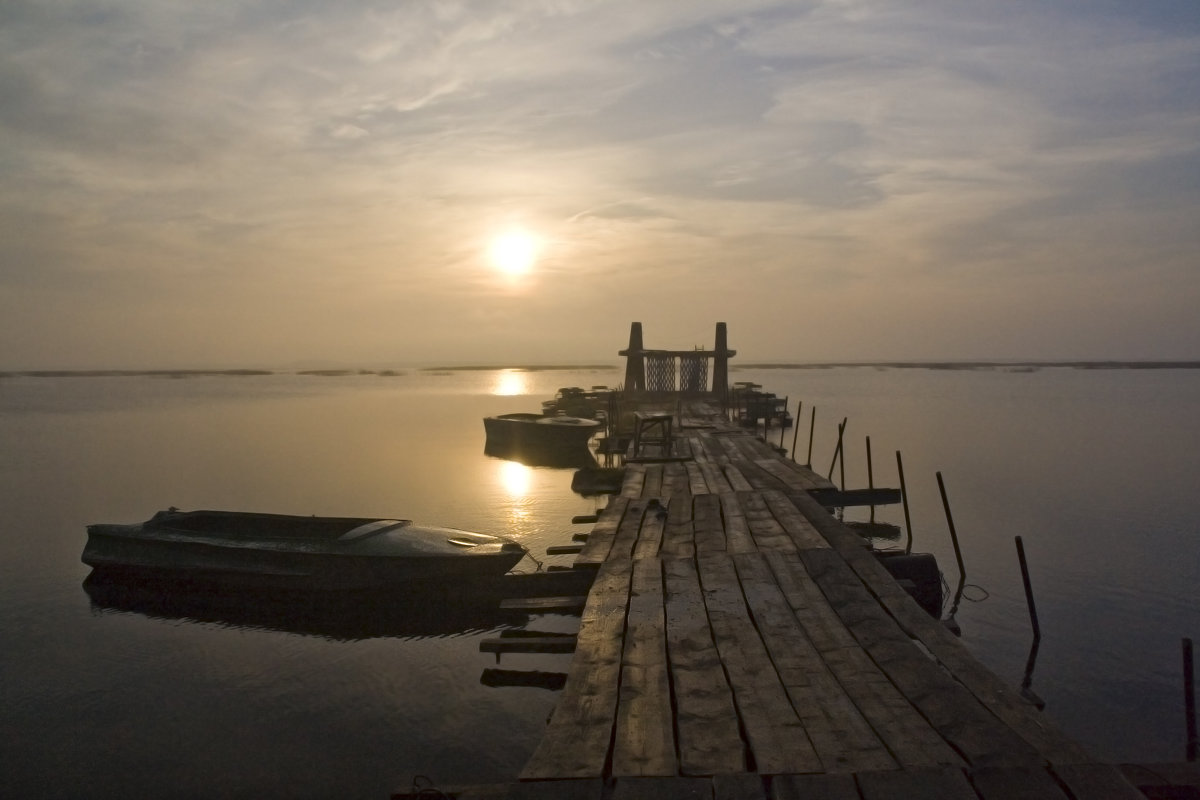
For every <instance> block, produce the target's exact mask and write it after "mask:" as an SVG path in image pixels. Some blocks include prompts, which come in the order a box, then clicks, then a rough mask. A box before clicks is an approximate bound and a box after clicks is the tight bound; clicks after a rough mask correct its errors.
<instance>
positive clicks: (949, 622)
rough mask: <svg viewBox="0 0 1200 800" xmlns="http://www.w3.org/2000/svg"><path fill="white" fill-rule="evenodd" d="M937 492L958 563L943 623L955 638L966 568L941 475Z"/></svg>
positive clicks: (959, 633) (958, 632)
mask: <svg viewBox="0 0 1200 800" xmlns="http://www.w3.org/2000/svg"><path fill="white" fill-rule="evenodd" d="M937 482H938V491H939V492H941V493H942V508H944V509H945V510H946V525H947V526H949V528H950V542H951V543H952V544H953V545H954V559H955V561H957V562H958V589H957V590H956V591H955V592H954V603H953V604H952V605H951V606H950V616H949V617H947V618H946V620H945V623H946V626H947V627H948V628H950V630H951V632H952V633H954V635H955V636H959V635H961V633H962V630H961V629H960V628H959V627H958V622H956V621H955V619H954V615H955V614H957V613H958V604H959V602H960V601H961V600H962V594H963V589H964V588H965V587H966V585H967V568H966V566H965V565H964V564H963V557H962V548H960V547H959V546H958V531H956V530H955V529H954V516H953V515H952V514H951V513H950V501H949V499H947V497H946V484H945V483H943V482H942V473H940V472H939V473H937Z"/></svg>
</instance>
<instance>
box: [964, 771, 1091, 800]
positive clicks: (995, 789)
mask: <svg viewBox="0 0 1200 800" xmlns="http://www.w3.org/2000/svg"><path fill="white" fill-rule="evenodd" d="M971 783H972V784H973V785H974V786H975V791H976V792H977V793H978V794H979V796H980V797H982V798H983V800H1070V799H1069V798H1068V797H1067V795H1066V793H1065V792H1063V790H1062V789H1061V788H1060V787H1059V785H1058V783H1057V782H1056V781H1055V780H1054V778H1052V777H1051V776H1050V773H1049V772H1048V771H1047V770H1046V768H1045V767H1004V768H997V767H980V768H978V769H974V770H971Z"/></svg>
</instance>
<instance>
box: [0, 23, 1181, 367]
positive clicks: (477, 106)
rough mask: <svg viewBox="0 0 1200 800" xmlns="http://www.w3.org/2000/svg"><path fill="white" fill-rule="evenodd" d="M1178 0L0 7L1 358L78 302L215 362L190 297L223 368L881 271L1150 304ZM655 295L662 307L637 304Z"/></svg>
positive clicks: (169, 355) (1174, 97) (504, 334)
mask: <svg viewBox="0 0 1200 800" xmlns="http://www.w3.org/2000/svg"><path fill="white" fill-rule="evenodd" d="M1179 8H1180V6H1179V5H1178V4H1172V3H1167V2H1146V3H1138V4H1125V3H1116V2H1097V3H1094V4H1088V5H1087V7H1081V6H1079V5H1078V4H1074V3H1066V2H1055V3H1033V2H1014V3H1006V4H1003V5H982V6H980V5H974V6H969V7H964V6H962V5H961V4H958V3H951V2H947V0H906V1H905V2H899V3H894V2H893V3H884V2H874V1H873V0H870V1H869V0H839V1H838V2H834V1H833V0H828V1H826V2H817V1H816V0H814V1H813V2H794V3H789V2H782V3H780V2H761V3H760V2H754V3H746V2H738V3H734V2H726V1H723V0H704V2H662V3H620V4H613V3H601V2H592V1H591V0H578V1H577V2H573V1H568V0H528V2H505V3H495V4H485V5H482V6H481V5H479V4H472V3H432V2H431V3H419V2H418V3H405V4H400V5H397V6H394V7H381V6H378V5H377V4H373V3H368V2H348V3H339V4H327V3H317V2H308V1H304V2H301V1H299V0H291V1H285V2H273V3H261V2H230V3H221V4H195V3H185V2H178V0H156V2H149V0H132V1H131V2H128V3H123V4H119V5H116V6H107V7H103V8H99V7H96V6H95V5H94V4H90V3H84V2H36V3H34V2H26V1H25V0H12V1H11V2H8V3H5V4H4V5H3V6H0V54H2V55H0V174H2V175H3V177H4V180H3V181H2V182H0V233H3V239H0V311H2V310H8V311H13V310H15V309H20V320H21V324H22V325H25V326H27V329H29V330H35V331H42V334H41V335H40V336H39V337H34V338H38V339H39V340H40V341H41V343H40V344H39V345H38V347H36V348H32V347H31V345H30V344H29V341H30V337H29V336H27V335H22V336H21V337H19V338H20V340H21V342H22V343H21V344H13V343H14V342H17V340H18V337H14V336H9V335H6V334H11V333H12V332H13V330H14V326H15V324H16V323H15V322H14V321H12V320H15V319H16V317H9V321H8V322H5V323H0V341H4V342H6V344H4V345H0V362H17V361H24V362H37V363H34V364H33V366H42V365H47V366H53V365H54V364H53V363H50V362H55V361H59V362H63V361H70V360H72V359H75V358H76V357H75V355H73V354H74V353H76V352H81V350H80V348H81V346H82V343H83V342H84V341H85V340H86V341H87V348H88V349H87V352H88V353H89V354H90V355H89V358H92V359H95V360H97V361H107V362H109V363H112V362H114V361H119V360H121V359H122V358H125V357H126V355H125V354H127V353H128V352H130V351H129V349H128V348H129V343H128V337H124V336H117V335H116V334H113V333H111V328H112V326H105V330H110V333H109V334H106V335H107V336H108V337H109V339H108V341H110V342H111V345H110V346H108V347H107V348H106V346H105V344H104V342H105V341H106V338H105V337H99V338H96V337H94V336H93V334H92V333H91V330H95V327H94V324H95V319H94V317H95V314H96V313H97V312H94V311H91V310H88V311H87V313H86V314H84V313H81V311H80V310H81V309H83V308H84V306H85V304H89V303H90V304H92V305H93V306H94V305H95V304H96V302H97V301H96V298H97V297H102V298H103V303H102V304H101V307H111V308H120V309H121V310H122V313H123V314H125V315H126V316H125V319H126V321H127V327H128V328H129V329H131V330H147V329H154V330H156V331H159V333H158V334H157V335H156V336H155V337H154V342H155V343H154V344H153V345H145V346H142V347H140V348H139V349H138V352H139V353H142V355H141V356H139V357H141V358H145V359H150V360H153V359H155V358H157V359H158V360H159V363H166V362H169V361H171V360H172V359H174V358H176V356H178V358H184V357H185V355H186V357H188V358H192V357H198V356H197V354H199V353H203V352H207V351H206V350H205V345H204V341H203V339H204V334H203V333H201V331H202V330H203V328H202V326H201V325H200V324H199V320H201V319H202V318H203V316H204V314H205V309H206V308H208V307H210V306H207V305H206V304H212V305H211V307H212V308H214V309H216V308H219V309H221V311H220V312H219V314H220V315H221V316H222V319H226V320H231V319H236V320H239V322H238V323H237V325H232V323H231V325H232V327H234V328H236V329H237V330H238V331H239V333H238V336H237V337H235V338H236V341H237V342H238V345H237V346H235V345H234V339H230V340H228V341H225V340H222V341H220V342H216V341H214V343H213V345H212V358H211V360H213V361H219V360H221V358H223V357H227V358H232V357H234V356H236V357H238V358H243V359H244V358H248V357H249V355H248V354H249V353H253V352H258V353H260V354H261V355H260V357H261V358H263V359H271V358H281V359H294V358H299V357H304V356H307V355H309V353H307V352H292V351H299V350H303V349H304V348H314V347H317V348H325V349H327V350H328V351H329V352H327V353H322V354H321V355H322V356H326V357H345V358H351V359H352V358H353V357H354V353H356V352H364V351H367V350H371V351H373V352H383V351H389V352H390V350H389V345H388V339H389V338H395V337H401V336H403V335H405V334H406V332H407V331H409V330H410V329H411V330H418V329H421V328H422V326H423V327H424V329H425V330H434V331H435V332H436V336H437V338H438V341H439V342H442V343H444V344H445V347H446V348H447V355H450V353H449V349H451V348H452V347H470V346H472V344H471V343H472V341H473V342H476V343H478V342H481V341H487V342H489V343H494V346H495V347H497V348H500V347H505V346H506V343H509V344H510V345H511V346H514V347H515V346H518V344H520V345H521V346H526V345H528V344H529V339H530V338H531V337H528V336H525V335H524V334H523V333H518V332H516V331H514V325H513V322H512V321H513V320H522V321H524V324H529V325H534V326H536V327H539V328H550V327H552V326H554V325H562V324H569V321H570V319H571V318H572V316H573V314H574V313H575V312H573V311H572V310H571V309H572V308H573V307H574V303H575V300H576V298H577V297H578V296H579V295H580V294H581V293H585V294H587V295H588V296H590V297H595V298H596V299H597V305H598V306H599V305H601V304H603V307H606V308H609V309H613V310H614V313H621V314H623V315H624V316H628V315H630V314H633V313H634V312H638V313H641V312H642V311H643V310H644V311H645V312H646V314H651V313H656V314H660V315H663V316H665V317H669V318H671V320H672V322H671V323H668V324H681V323H679V321H678V320H676V318H677V317H678V318H679V319H680V320H681V319H682V318H684V317H690V316H692V315H694V314H698V313H703V314H707V315H718V316H719V315H721V314H722V308H723V307H728V306H730V305H736V306H743V305H744V306H747V307H757V306H764V305H771V304H773V303H777V302H779V299H780V298H781V297H805V298H811V299H812V302H817V301H818V300H819V301H822V302H823V301H824V300H830V301H836V302H837V303H839V304H841V305H842V306H843V307H856V306H857V307H861V314H860V316H861V317H862V318H864V319H878V320H883V319H886V317H887V313H886V312H887V304H888V302H890V301H891V300H893V299H894V297H895V292H896V291H899V290H900V289H905V290H908V291H921V292H927V293H929V295H930V296H937V297H939V298H941V299H942V300H944V301H945V302H955V301H956V300H958V301H962V299H963V298H964V297H968V296H969V292H970V287H971V286H975V287H989V291H994V292H995V294H994V296H995V297H1003V298H1005V302H1015V300H1014V299H1013V298H1016V297H1019V296H1020V295H1021V293H1022V292H1023V291H1026V290H1028V289H1029V288H1030V287H1033V286H1037V287H1038V289H1039V291H1043V292H1046V291H1053V292H1055V293H1067V292H1069V291H1070V289H1069V286H1070V284H1071V282H1072V280H1073V281H1075V282H1076V283H1081V282H1085V281H1088V280H1090V279H1092V278H1093V277H1095V276H1096V275H1099V274H1104V275H1108V276H1110V278H1111V279H1112V280H1114V281H1117V284H1113V285H1120V286H1121V287H1122V290H1123V291H1132V292H1134V293H1135V294H1136V293H1139V292H1140V293H1142V297H1143V301H1142V302H1141V303H1140V304H1139V303H1136V302H1132V300H1131V305H1130V308H1131V309H1135V310H1136V309H1138V308H1144V309H1153V307H1154V305H1155V303H1159V304H1161V303H1163V302H1165V301H1164V299H1163V297H1162V296H1161V295H1160V294H1151V293H1150V291H1149V290H1148V289H1138V288H1137V286H1136V283H1135V282H1129V283H1126V282H1123V280H1124V279H1122V278H1120V277H1118V276H1119V275H1121V274H1123V273H1130V274H1132V273H1135V272H1136V271H1137V270H1148V269H1150V270H1155V274H1156V275H1157V276H1158V277H1159V278H1160V279H1162V280H1164V281H1167V282H1171V283H1173V284H1174V285H1176V286H1177V291H1176V292H1175V294H1174V297H1181V296H1194V295H1195V290H1194V289H1192V288H1191V287H1192V286H1194V285H1196V283H1197V282H1196V281H1195V280H1194V277H1193V276H1192V274H1191V272H1192V270H1193V267H1192V266H1191V265H1194V264H1196V263H1198V262H1197V255H1198V249H1200V248H1198V244H1200V243H1198V242H1197V238H1196V236H1195V234H1194V233H1192V228H1193V227H1194V225H1192V224H1191V223H1190V221H1191V220H1194V219H1195V218H1196V216H1197V214H1198V212H1200V198H1198V193H1200V181H1197V180H1196V169H1197V152H1196V147H1195V144H1194V143H1195V142H1196V141H1200V112H1197V111H1196V109H1200V74H1198V73H1200V24H1197V21H1196V20H1195V19H1193V18H1192V17H1193V16H1194V15H1188V14H1182V13H1181V12H1180V11H1179ZM513 225H521V226H524V227H528V228H531V229H534V230H537V231H539V232H540V233H541V234H542V235H543V236H545V237H546V238H547V240H548V241H549V242H550V246H549V247H548V249H547V252H546V253H545V255H544V257H543V260H542V264H541V272H540V273H539V274H537V275H535V276H532V277H531V278H530V281H529V283H528V284H527V285H526V286H525V287H524V288H523V289H520V290H518V289H517V288H515V287H512V286H507V287H506V286H504V285H503V284H502V283H500V282H498V281H497V279H496V276H494V275H492V274H491V273H490V272H489V270H488V268H487V266H486V264H484V263H483V261H482V260H481V258H480V253H482V252H484V251H485V250H486V245H487V240H488V237H490V236H493V235H496V234H497V233H499V232H501V231H503V230H504V229H505V228H506V227H508V226H513ZM656 281H657V282H661V283H662V284H663V285H666V286H670V287H672V293H671V296H672V297H675V298H680V299H681V302H680V303H679V304H678V306H677V307H676V306H672V307H670V308H663V307H662V305H661V304H658V305H657V306H656V305H655V304H652V303H645V305H644V306H643V302H644V301H643V299H642V298H640V297H639V298H637V299H632V298H631V297H630V295H631V291H630V290H629V289H628V287H630V286H645V285H652V284H653V283H655V282H656ZM273 287H274V291H273ZM869 287H882V289H883V291H881V292H877V291H874V290H872V289H870V288H869ZM633 294H636V292H633ZM185 296H186V297H190V298H194V300H193V301H189V302H190V305H189V308H191V307H194V309H195V311H194V315H195V324H192V325H180V326H179V328H178V330H176V331H174V332H172V329H171V327H170V326H167V329H166V330H165V332H163V331H164V329H163V328H162V319H161V317H160V316H159V315H158V314H157V313H150V312H149V311H147V310H146V309H149V308H154V307H159V306H161V305H162V304H163V303H164V302H165V301H167V300H175V299H177V298H179V297H185ZM1056 296H1057V295H1056ZM1057 297H1058V299H1059V300H1061V301H1062V302H1063V303H1064V304H1068V301H1069V298H1067V297H1066V296H1065V294H1063V296H1057ZM239 298H243V299H239ZM268 298H275V299H274V300H269V299H268ZM683 298H686V302H682V299H683ZM1093 300H1095V301H1096V302H1099V299H1098V298H1093ZM257 302H274V303H275V306H274V307H273V308H272V310H271V313H270V315H268V316H270V318H271V320H272V323H271V325H272V330H271V332H269V333H268V332H266V331H265V329H264V332H262V333H261V334H258V335H256V334H255V332H254V324H255V322H254V312H253V304H254V303H257ZM805 302H806V303H808V302H809V301H808V300H806V301H805ZM388 303H393V304H397V305H399V306H402V307H404V308H405V309H406V311H405V313H404V314H402V315H400V316H399V317H398V318H396V319H394V320H389V321H388V322H387V323H386V324H383V325H378V326H375V329H376V333H374V334H373V333H372V327H371V326H369V325H366V326H362V327H358V326H351V327H354V329H355V331H356V332H355V333H354V334H353V336H349V335H347V334H346V326H345V324H344V323H342V324H341V325H340V326H337V325H332V326H331V327H330V329H329V330H324V329H323V327H322V326H320V325H318V326H315V327H314V325H313V323H312V320H313V319H315V318H316V316H317V314H318V312H319V310H320V309H322V308H329V307H335V308H339V309H342V310H344V312H345V314H346V315H352V314H354V313H356V311H357V312H358V313H361V310H362V309H365V308H371V309H373V310H374V311H375V313H383V309H385V308H386V307H387V304H388ZM480 308H499V309H502V310H500V311H496V312H495V313H494V314H481V313H479V312H478V309H480ZM231 309H237V310H236V312H234V311H232V310H231ZM189 313H192V312H189ZM214 313H218V312H216V311H214ZM814 313H816V312H814ZM981 313H983V312H981ZM993 313H994V320H991V321H992V322H994V323H995V324H996V325H1004V324H1006V323H1005V322H1004V320H1005V317H1004V315H1003V314H1002V313H1001V311H999V310H997V311H995V312H993ZM1145 313H1146V314H1148V315H1151V316H1152V315H1153V312H1152V310H1147V311H1145ZM260 315H261V312H260ZM184 316H187V315H186V314H185V315H184ZM730 316H732V314H731V315H730ZM85 317H86V318H88V319H90V320H91V321H92V323H93V328H92V329H90V330H89V329H88V328H87V327H86V326H84V325H83V324H79V325H72V324H70V323H63V322H62V320H64V319H82V318H85ZM749 318H750V319H751V320H753V318H754V315H753V314H751V315H749ZM1136 319H1137V314H1136V313H1134V311H1131V312H1130V315H1129V316H1128V320H1129V322H1128V324H1129V325H1134V324H1135V320H1136ZM406 320H410V321H411V324H410V322H406ZM647 322H649V319H647ZM710 323H711V320H704V321H703V324H702V325H701V327H703V328H707V327H708V326H709V325H710ZM439 324H441V325H442V326H443V328H444V330H439V327H438V326H439ZM785 324H786V325H790V326H792V327H793V328H795V329H796V330H797V331H802V330H805V327H804V323H803V322H801V321H798V319H797V318H796V317H795V316H793V317H791V318H790V319H789V321H787V322H786V323H785V322H783V321H780V322H778V325H785ZM928 324H929V325H938V324H942V323H939V321H938V320H937V319H936V318H932V319H930V321H929V323H928ZM944 324H945V325H947V326H949V327H950V328H954V327H955V326H960V325H961V324H962V323H961V322H960V321H959V320H957V319H956V318H952V317H949V316H948V317H946V318H945V320H944ZM1192 324H1193V327H1194V326H1195V323H1192ZM778 325H777V326H776V327H778ZM156 326H157V327H156ZM430 326H432V327H430ZM464 328H467V329H471V330H473V331H474V332H476V333H477V334H480V335H474V336H471V337H465V336H461V335H459V334H458V333H457V331H459V330H462V329H464ZM280 331H288V332H289V335H290V336H291V340H290V341H291V343H290V344H289V337H288V336H284V335H281V334H280ZM1126 333H1128V331H1126ZM321 334H324V335H323V336H322V335H321ZM1121 334H1122V332H1121V331H1113V332H1112V335H1111V337H1110V338H1109V339H1107V340H1103V341H1101V340H1098V341H1097V342H1096V345H1095V347H1096V352H1097V355H1098V356H1103V355H1104V354H1105V353H1106V352H1107V350H1106V348H1110V347H1117V346H1119V342H1120V336H1121ZM373 336H375V337H377V338H372V337H373ZM883 338H887V339H888V340H889V341H893V342H895V341H896V340H897V337H896V336H895V335H894V333H893V332H892V331H889V330H887V329H886V328H885V327H881V326H880V325H867V326H864V327H863V328H862V329H861V330H860V331H856V332H855V333H854V334H853V335H852V336H848V337H846V339H845V340H844V344H843V345H840V346H844V347H847V348H858V349H859V350H861V352H862V355H863V357H870V352H869V351H870V348H871V347H872V346H873V345H872V342H873V341H876V342H878V341H880V340H881V339H883ZM938 338H939V337H937V336H931V335H928V334H927V333H925V332H918V331H916V330H915V329H914V330H913V332H912V333H911V339H909V341H911V343H912V346H913V347H914V348H917V349H922V348H926V349H927V348H929V347H931V345H930V342H934V341H937V340H938ZM940 338H954V337H953V336H950V337H940ZM1186 338H1187V337H1184V339H1186ZM1192 338H1193V339H1194V338H1195V336H1193V337H1192ZM1010 339H1011V337H1010ZM904 341H905V339H904V337H900V338H899V343H898V346H902V344H903V342H904ZM998 341H1006V340H1004V339H1003V338H1002V339H998ZM475 346H479V345H475ZM998 346H999V345H998ZM561 347H562V348H563V349H564V351H567V352H564V355H569V354H570V353H569V351H570V347H571V342H570V339H569V338H564V339H563V340H562V342H561ZM978 347H979V349H980V352H979V353H977V354H976V355H978V356H981V357H986V356H989V355H991V353H989V352H986V351H987V350H988V346H987V342H986V340H984V339H982V338H981V339H979V341H978ZM1162 347H1163V352H1164V353H1167V351H1171V353H1172V354H1179V355H1187V354H1186V353H1178V344H1176V343H1172V341H1169V340H1168V339H1166V338H1164V339H1163V341H1162ZM1172 348H1176V349H1175V350H1172ZM335 351H336V352H335ZM923 354H924V353H923V352H914V353H911V354H908V355H906V356H905V357H914V358H916V357H921V356H922V355H923ZM897 355H900V354H897ZM928 355H929V357H931V358H937V357H940V356H939V354H938V353H934V352H932V351H931V352H929V353H928ZM996 355H997V356H1000V355H1004V354H1001V353H996ZM1022 355H1028V354H1022ZM1069 355H1077V354H1075V353H1072V354H1069ZM463 357H464V358H468V359H469V358H471V357H472V356H471V354H464V355H463ZM831 357H832V354H831Z"/></svg>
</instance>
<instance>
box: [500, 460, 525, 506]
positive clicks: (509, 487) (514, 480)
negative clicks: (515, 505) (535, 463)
mask: <svg viewBox="0 0 1200 800" xmlns="http://www.w3.org/2000/svg"><path fill="white" fill-rule="evenodd" d="M498 477H499V480H500V485H501V486H503V487H504V491H506V492H508V495H509V496H510V497H512V498H513V499H514V500H520V499H524V498H525V497H526V496H528V494H529V488H530V486H531V485H532V484H533V470H532V469H530V468H529V467H527V466H525V465H524V464H521V463H518V462H516V461H501V462H500V472H499V476H498Z"/></svg>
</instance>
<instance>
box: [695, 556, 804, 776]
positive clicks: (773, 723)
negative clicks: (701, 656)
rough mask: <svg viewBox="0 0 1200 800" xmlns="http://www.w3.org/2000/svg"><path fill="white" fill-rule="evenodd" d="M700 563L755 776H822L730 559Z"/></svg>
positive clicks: (715, 634)
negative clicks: (748, 745) (799, 774)
mask: <svg viewBox="0 0 1200 800" xmlns="http://www.w3.org/2000/svg"><path fill="white" fill-rule="evenodd" d="M697 560H698V561H699V565H700V581H701V586H702V587H703V590H704V604H705V607H706V608H707V609H708V620H709V624H710V625H711V626H712V631H713V639H714V641H715V642H716V645H717V652H718V654H719V655H720V657H721V663H722V664H724V665H725V671H726V673H727V674H728V676H729V683H730V686H732V688H733V696H734V702H735V703H736V705H737V709H738V716H739V717H740V718H741V720H742V726H743V728H744V729H745V731H746V737H747V739H748V740H749V742H750V746H751V753H752V758H753V764H754V767H755V769H756V771H758V772H761V773H766V774H773V773H780V772H816V771H819V770H820V769H821V768H822V765H821V760H820V758H819V757H818V756H817V753H816V751H815V750H814V749H813V745H812V743H811V742H810V741H809V739H808V735H807V734H806V733H805V730H804V724H803V722H801V720H800V718H799V717H798V716H797V715H796V712H795V710H794V709H793V708H792V706H791V703H790V702H789V701H788V696H787V692H786V691H785V690H784V687H783V686H782V685H781V684H780V682H779V676H778V675H777V674H776V672H775V667H774V665H773V664H772V663H771V659H770V656H769V655H768V653H767V650H766V647H765V646H764V645H763V641H762V639H761V638H759V634H758V632H757V630H756V629H755V627H754V623H753V621H752V620H751V618H750V614H749V612H748V611H747V609H746V604H745V602H744V600H743V597H742V591H741V586H740V585H739V584H738V581H737V574H736V573H735V572H734V569H733V563H732V562H731V561H730V558H729V556H727V555H725V554H723V553H703V552H701V553H698V554H697Z"/></svg>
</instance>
